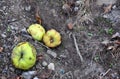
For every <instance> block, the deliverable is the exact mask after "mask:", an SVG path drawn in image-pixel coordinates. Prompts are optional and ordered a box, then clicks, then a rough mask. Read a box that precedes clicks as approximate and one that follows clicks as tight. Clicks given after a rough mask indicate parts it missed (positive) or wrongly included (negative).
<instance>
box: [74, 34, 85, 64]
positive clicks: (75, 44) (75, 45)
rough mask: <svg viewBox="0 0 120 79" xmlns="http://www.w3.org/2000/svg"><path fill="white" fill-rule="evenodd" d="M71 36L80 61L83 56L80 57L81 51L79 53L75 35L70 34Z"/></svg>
mask: <svg viewBox="0 0 120 79" xmlns="http://www.w3.org/2000/svg"><path fill="white" fill-rule="evenodd" d="M72 37H73V40H74V44H75V48H76V51H77V53H78V55H79V57H80V59H81V62H83V57H82V55H81V53H80V50H79V48H78V44H77V41H76V38H75V35H74V34H72Z"/></svg>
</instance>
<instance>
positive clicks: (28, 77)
mask: <svg viewBox="0 0 120 79" xmlns="http://www.w3.org/2000/svg"><path fill="white" fill-rule="evenodd" d="M36 74H37V72H36V71H28V72H23V73H22V75H21V77H23V78H24V79H31V78H32V77H33V76H34V75H36Z"/></svg>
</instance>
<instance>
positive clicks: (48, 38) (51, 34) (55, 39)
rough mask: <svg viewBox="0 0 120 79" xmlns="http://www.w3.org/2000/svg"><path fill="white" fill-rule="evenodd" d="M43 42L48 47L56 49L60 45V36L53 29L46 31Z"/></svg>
mask: <svg viewBox="0 0 120 79" xmlns="http://www.w3.org/2000/svg"><path fill="white" fill-rule="evenodd" d="M43 42H44V43H45V45H46V46H48V47H51V48H53V47H56V46H58V45H60V44H61V35H60V33H59V32H57V31H56V30H55V29H51V30H48V31H47V32H46V34H45V35H44V36H43Z"/></svg>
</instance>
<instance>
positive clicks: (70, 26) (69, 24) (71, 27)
mask: <svg viewBox="0 0 120 79" xmlns="http://www.w3.org/2000/svg"><path fill="white" fill-rule="evenodd" d="M67 27H68V29H69V30H72V29H73V24H72V23H71V22H70V23H68V25H67Z"/></svg>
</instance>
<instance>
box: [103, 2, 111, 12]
mask: <svg viewBox="0 0 120 79" xmlns="http://www.w3.org/2000/svg"><path fill="white" fill-rule="evenodd" d="M111 8H112V4H109V5H108V6H107V7H104V8H103V9H104V13H108V12H110V11H111Z"/></svg>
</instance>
